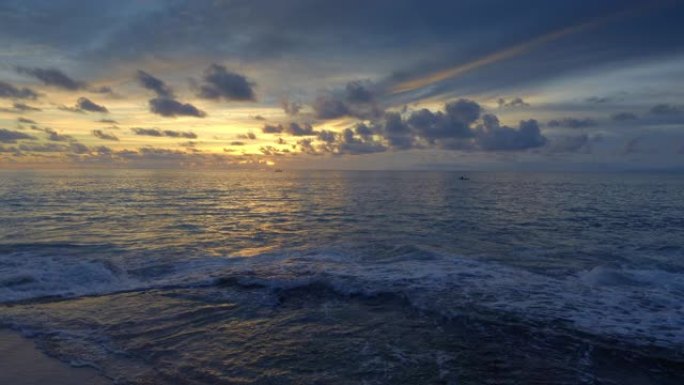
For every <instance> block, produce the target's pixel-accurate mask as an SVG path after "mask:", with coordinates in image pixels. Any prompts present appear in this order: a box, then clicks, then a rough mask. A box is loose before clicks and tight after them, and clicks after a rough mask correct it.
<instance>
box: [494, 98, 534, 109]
mask: <svg viewBox="0 0 684 385" xmlns="http://www.w3.org/2000/svg"><path fill="white" fill-rule="evenodd" d="M496 102H497V104H498V105H499V108H504V107H509V108H517V107H529V106H530V105H529V103H526V102H525V101H524V100H523V99H522V98H520V97H515V98H513V99H511V100H506V99H504V98H499V100H497V101H496Z"/></svg>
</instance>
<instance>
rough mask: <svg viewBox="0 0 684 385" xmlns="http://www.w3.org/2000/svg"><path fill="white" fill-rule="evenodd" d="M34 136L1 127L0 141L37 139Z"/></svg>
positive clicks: (12, 141)
mask: <svg viewBox="0 0 684 385" xmlns="http://www.w3.org/2000/svg"><path fill="white" fill-rule="evenodd" d="M35 139H36V138H35V137H34V136H31V135H28V134H25V133H23V132H19V131H10V130H7V129H4V128H0V143H16V142H17V140H35Z"/></svg>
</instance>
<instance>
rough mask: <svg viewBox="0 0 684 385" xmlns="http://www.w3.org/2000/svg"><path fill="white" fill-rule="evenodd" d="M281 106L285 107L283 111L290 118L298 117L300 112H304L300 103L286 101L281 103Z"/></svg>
mask: <svg viewBox="0 0 684 385" xmlns="http://www.w3.org/2000/svg"><path fill="white" fill-rule="evenodd" d="M280 106H281V107H283V111H284V112H285V113H286V114H287V115H288V116H296V115H298V114H299V111H301V110H302V104H301V103H299V102H295V101H292V100H288V99H284V100H282V101H281V102H280Z"/></svg>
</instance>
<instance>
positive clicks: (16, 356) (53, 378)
mask: <svg viewBox="0 0 684 385" xmlns="http://www.w3.org/2000/svg"><path fill="white" fill-rule="evenodd" d="M111 383H112V382H111V381H109V380H107V379H106V378H104V377H102V376H100V375H99V374H98V373H97V371H95V370H94V369H90V368H74V367H71V366H69V365H68V364H66V363H64V362H61V361H59V360H57V359H54V358H52V357H49V356H47V355H45V354H44V353H42V352H41V351H39V350H38V349H36V347H35V344H34V343H33V342H32V341H31V340H28V339H26V338H23V337H22V336H21V335H19V334H18V333H16V332H12V331H10V330H0V384H13V385H45V384H50V385H84V384H89V385H106V384H111Z"/></svg>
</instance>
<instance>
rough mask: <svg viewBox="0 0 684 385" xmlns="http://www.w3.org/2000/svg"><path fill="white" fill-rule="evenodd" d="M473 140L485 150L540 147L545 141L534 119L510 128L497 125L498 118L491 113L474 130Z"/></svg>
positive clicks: (517, 149)
mask: <svg viewBox="0 0 684 385" xmlns="http://www.w3.org/2000/svg"><path fill="white" fill-rule="evenodd" d="M475 140H476V145H477V146H478V147H479V148H481V149H483V150H485V151H519V150H527V149H530V148H537V147H542V146H544V145H545V144H546V142H547V139H546V138H545V137H544V136H543V135H542V134H541V130H540V129H539V123H537V121H536V120H533V119H531V120H523V121H521V122H520V123H519V125H518V128H512V127H508V126H501V125H499V120H498V119H496V117H494V116H492V115H489V116H488V118H487V119H484V124H483V125H482V126H480V127H479V128H478V129H477V130H476V131H475Z"/></svg>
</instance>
